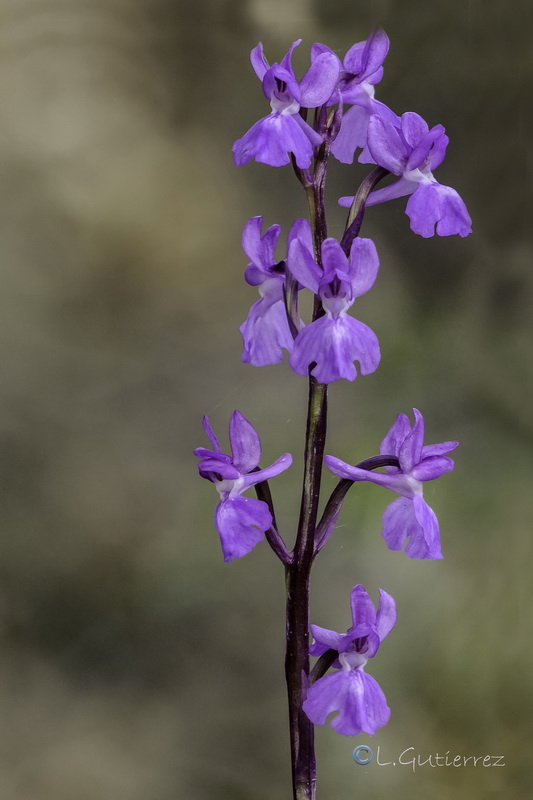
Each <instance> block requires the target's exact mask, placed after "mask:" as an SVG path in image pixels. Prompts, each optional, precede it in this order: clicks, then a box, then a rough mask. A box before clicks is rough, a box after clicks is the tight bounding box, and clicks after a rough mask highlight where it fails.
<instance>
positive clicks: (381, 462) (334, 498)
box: [315, 455, 400, 555]
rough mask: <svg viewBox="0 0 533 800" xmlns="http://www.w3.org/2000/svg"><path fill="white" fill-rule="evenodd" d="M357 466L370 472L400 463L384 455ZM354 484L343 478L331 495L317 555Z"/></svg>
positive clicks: (320, 527) (319, 530) (319, 533)
mask: <svg viewBox="0 0 533 800" xmlns="http://www.w3.org/2000/svg"><path fill="white" fill-rule="evenodd" d="M356 466H357V467H359V469H367V470H368V471H369V472H370V471H371V470H373V469H379V467H399V466H400V462H399V461H398V459H397V458H396V456H390V455H383V456H373V457H372V458H366V459H365V460H364V461H360V462H359V464H356ZM354 483H355V481H351V480H349V478H341V480H340V481H339V482H338V484H337V485H336V487H335V488H334V490H333V492H332V493H331V497H330V498H329V500H328V502H327V504H326V508H325V509H324V513H323V514H322V518H321V520H320V522H319V524H318V526H317V529H316V545H315V555H316V554H317V553H318V552H319V551H320V550H321V549H322V548H323V546H324V545H325V544H326V542H327V540H328V539H329V537H330V535H331V532H332V530H333V526H334V524H335V520H336V519H337V517H338V516H339V514H340V511H341V508H342V504H343V502H344V498H345V497H346V495H347V494H348V490H349V489H350V488H351V487H352V486H353V484H354Z"/></svg>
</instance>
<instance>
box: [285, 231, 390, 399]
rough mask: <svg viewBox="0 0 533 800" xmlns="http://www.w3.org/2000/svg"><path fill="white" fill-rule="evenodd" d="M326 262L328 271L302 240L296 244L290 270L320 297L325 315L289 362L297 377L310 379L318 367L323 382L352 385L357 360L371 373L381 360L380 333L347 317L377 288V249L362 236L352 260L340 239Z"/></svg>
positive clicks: (328, 247)
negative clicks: (362, 297) (354, 306)
mask: <svg viewBox="0 0 533 800" xmlns="http://www.w3.org/2000/svg"><path fill="white" fill-rule="evenodd" d="M322 263H323V266H324V269H323V271H322V270H321V269H320V267H319V266H318V264H316V262H315V261H314V260H313V257H312V255H311V253H310V252H309V249H308V248H307V246H306V244H305V242H304V241H302V239H299V238H295V239H294V240H293V241H292V242H291V245H290V247H289V253H288V260H287V265H288V268H289V270H290V271H291V272H292V274H293V275H294V277H295V278H296V280H297V281H298V282H299V283H300V284H301V285H302V286H305V287H306V288H307V289H310V290H311V291H312V292H314V293H315V294H317V295H318V296H319V297H320V300H321V302H322V307H323V309H324V311H325V315H324V316H322V317H319V318H318V319H316V320H315V321H314V322H311V324H310V325H307V326H306V327H305V328H303V329H302V330H301V331H300V332H299V334H298V336H297V337H296V340H295V342H294V347H293V351H292V354H291V357H290V359H289V364H290V365H291V367H292V369H293V370H294V372H296V374H297V375H307V373H308V370H309V366H310V365H311V364H313V363H314V364H315V366H314V367H313V368H312V370H311V374H312V375H313V376H314V377H315V378H316V379H317V381H318V382H319V383H331V382H332V381H337V380H340V378H346V380H348V381H353V380H354V379H355V377H356V375H357V371H356V368H355V366H354V361H359V365H360V372H361V374H362V375H368V374H370V373H371V372H374V370H375V369H377V366H378V364H379V360H380V351H379V342H378V339H377V336H376V334H375V333H374V332H373V331H372V330H370V328H369V327H368V326H367V325H365V324H364V323H362V322H359V320H356V319H354V318H353V317H350V316H349V315H348V314H347V313H346V312H347V311H348V309H349V308H350V306H352V305H353V303H354V300H355V299H356V298H357V297H360V296H361V295H363V294H366V292H368V291H369V290H370V289H371V288H372V286H373V285H374V281H375V280H376V275H377V272H378V269H379V258H378V254H377V251H376V246H375V245H374V242H373V241H372V240H371V239H360V238H357V239H355V240H354V242H353V244H352V248H351V251H350V258H349V259H348V258H347V257H346V255H345V254H344V252H343V250H342V248H341V246H340V244H339V243H338V242H337V241H336V240H335V239H326V240H325V241H324V243H323V244H322Z"/></svg>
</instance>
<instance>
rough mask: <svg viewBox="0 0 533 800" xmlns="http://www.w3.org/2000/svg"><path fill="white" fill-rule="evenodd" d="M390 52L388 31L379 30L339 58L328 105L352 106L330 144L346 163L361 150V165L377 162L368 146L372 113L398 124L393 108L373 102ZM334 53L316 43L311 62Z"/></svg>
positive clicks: (338, 158) (332, 149)
mask: <svg viewBox="0 0 533 800" xmlns="http://www.w3.org/2000/svg"><path fill="white" fill-rule="evenodd" d="M388 51H389V38H388V36H387V34H386V33H385V31H383V30H381V29H378V30H376V31H374V32H373V33H372V34H371V35H370V36H369V37H368V39H367V40H366V41H365V42H358V44H354V45H353V46H352V47H350V49H349V50H348V52H347V53H346V55H345V56H344V61H342V62H341V61H340V59H338V63H339V81H338V84H337V86H336V89H335V92H334V93H333V94H332V96H331V98H330V99H329V100H328V105H330V104H332V103H339V104H340V105H342V104H351V105H352V107H351V108H350V109H348V111H346V112H345V113H344V114H343V117H342V122H341V127H340V131H339V133H338V134H337V136H336V138H335V140H334V142H333V144H332V145H331V152H332V154H333V155H334V156H335V158H336V159H337V160H338V161H342V162H343V163H344V164H351V163H352V162H353V158H354V153H355V151H356V149H357V148H358V147H360V148H362V153H361V154H360V156H359V161H360V162H361V163H362V164H370V163H372V164H373V163H374V160H373V158H372V156H371V154H370V151H369V150H368V148H367V146H366V140H367V130H368V121H369V119H370V117H371V116H372V114H378V115H380V116H383V117H385V118H386V119H389V120H390V121H391V122H392V123H393V124H395V123H397V122H398V121H399V118H398V117H397V115H396V114H395V113H394V112H393V111H391V110H390V108H388V107H387V106H386V105H385V104H384V103H380V102H379V100H375V99H374V95H375V89H374V86H375V84H377V83H379V82H380V81H381V79H382V77H383V66H382V64H383V62H384V61H385V58H386V56H387V53H388ZM331 52H332V51H331V50H330V49H329V47H327V46H326V45H324V44H314V45H313V46H312V48H311V60H313V59H314V58H316V57H317V56H318V55H320V54H321V53H331Z"/></svg>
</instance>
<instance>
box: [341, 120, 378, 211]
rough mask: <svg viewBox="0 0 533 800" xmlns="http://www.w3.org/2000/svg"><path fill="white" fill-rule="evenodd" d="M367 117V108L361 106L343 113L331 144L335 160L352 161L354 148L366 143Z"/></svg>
mask: <svg viewBox="0 0 533 800" xmlns="http://www.w3.org/2000/svg"><path fill="white" fill-rule="evenodd" d="M369 119H370V113H369V111H368V109H366V108H363V107H362V106H355V105H354V106H352V107H351V108H349V109H348V111H346V112H345V113H344V114H343V116H342V122H341V127H340V130H339V133H338V134H337V137H336V138H335V141H334V142H333V144H332V145H331V152H332V153H333V155H334V156H335V158H336V159H337V161H341V162H342V163H343V164H352V163H353V159H354V155H355V151H356V149H357V148H358V147H364V146H365V145H366V138H367V131H368V120H369ZM352 201H353V198H352ZM350 205H351V203H350Z"/></svg>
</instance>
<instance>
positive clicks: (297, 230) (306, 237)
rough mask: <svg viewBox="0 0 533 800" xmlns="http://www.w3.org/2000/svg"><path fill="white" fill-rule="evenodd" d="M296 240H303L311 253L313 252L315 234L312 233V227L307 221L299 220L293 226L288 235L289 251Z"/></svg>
mask: <svg viewBox="0 0 533 800" xmlns="http://www.w3.org/2000/svg"><path fill="white" fill-rule="evenodd" d="M294 239H301V240H302V242H303V244H304V245H305V247H307V249H308V250H309V252H310V253H312V252H313V234H312V233H311V226H310V225H309V223H308V221H307V220H306V219H297V220H295V221H294V222H293V224H292V225H291V229H290V231H289V233H288V235H287V251H288V250H289V248H290V246H291V242H292V241H293V240H294Z"/></svg>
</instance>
